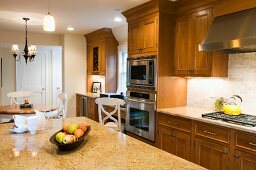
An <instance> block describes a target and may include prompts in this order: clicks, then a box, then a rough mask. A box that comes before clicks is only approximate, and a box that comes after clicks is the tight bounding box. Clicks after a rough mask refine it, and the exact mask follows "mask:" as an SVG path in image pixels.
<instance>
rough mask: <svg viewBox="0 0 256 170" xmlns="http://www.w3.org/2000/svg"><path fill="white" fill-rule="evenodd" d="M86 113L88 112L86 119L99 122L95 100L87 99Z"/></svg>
mask: <svg viewBox="0 0 256 170" xmlns="http://www.w3.org/2000/svg"><path fill="white" fill-rule="evenodd" d="M87 111H88V118H90V119H92V120H95V121H97V122H98V121H99V116H98V107H97V104H96V103H95V98H90V97H87Z"/></svg>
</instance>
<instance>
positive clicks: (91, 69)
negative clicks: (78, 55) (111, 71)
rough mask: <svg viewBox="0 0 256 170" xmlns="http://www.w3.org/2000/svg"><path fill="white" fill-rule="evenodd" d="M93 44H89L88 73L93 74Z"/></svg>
mask: <svg viewBox="0 0 256 170" xmlns="http://www.w3.org/2000/svg"><path fill="white" fill-rule="evenodd" d="M92 66H93V57H92V43H87V73H88V74H93V68H92Z"/></svg>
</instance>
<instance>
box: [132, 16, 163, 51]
mask: <svg viewBox="0 0 256 170" xmlns="http://www.w3.org/2000/svg"><path fill="white" fill-rule="evenodd" d="M157 27H158V15H157V14H153V15H149V16H146V17H143V18H142V19H138V20H134V21H131V22H130V23H129V26H128V44H129V45H128V53H129V55H141V56H144V55H147V54H148V53H151V54H152V53H155V54H156V52H157V42H158V32H157Z"/></svg>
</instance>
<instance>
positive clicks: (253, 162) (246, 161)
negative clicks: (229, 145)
mask: <svg viewBox="0 0 256 170" xmlns="http://www.w3.org/2000/svg"><path fill="white" fill-rule="evenodd" d="M234 156H235V162H234V164H235V166H234V167H235V170H256V135H255V134H250V133H245V132H240V131H237V132H236V141H235V153H234Z"/></svg>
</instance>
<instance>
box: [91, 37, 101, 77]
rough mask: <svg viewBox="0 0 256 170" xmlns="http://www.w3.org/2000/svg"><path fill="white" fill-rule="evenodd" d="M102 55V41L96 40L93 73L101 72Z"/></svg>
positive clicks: (93, 47)
mask: <svg viewBox="0 0 256 170" xmlns="http://www.w3.org/2000/svg"><path fill="white" fill-rule="evenodd" d="M100 57H101V43H100V41H95V42H93V44H92V71H93V74H99V71H100Z"/></svg>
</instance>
